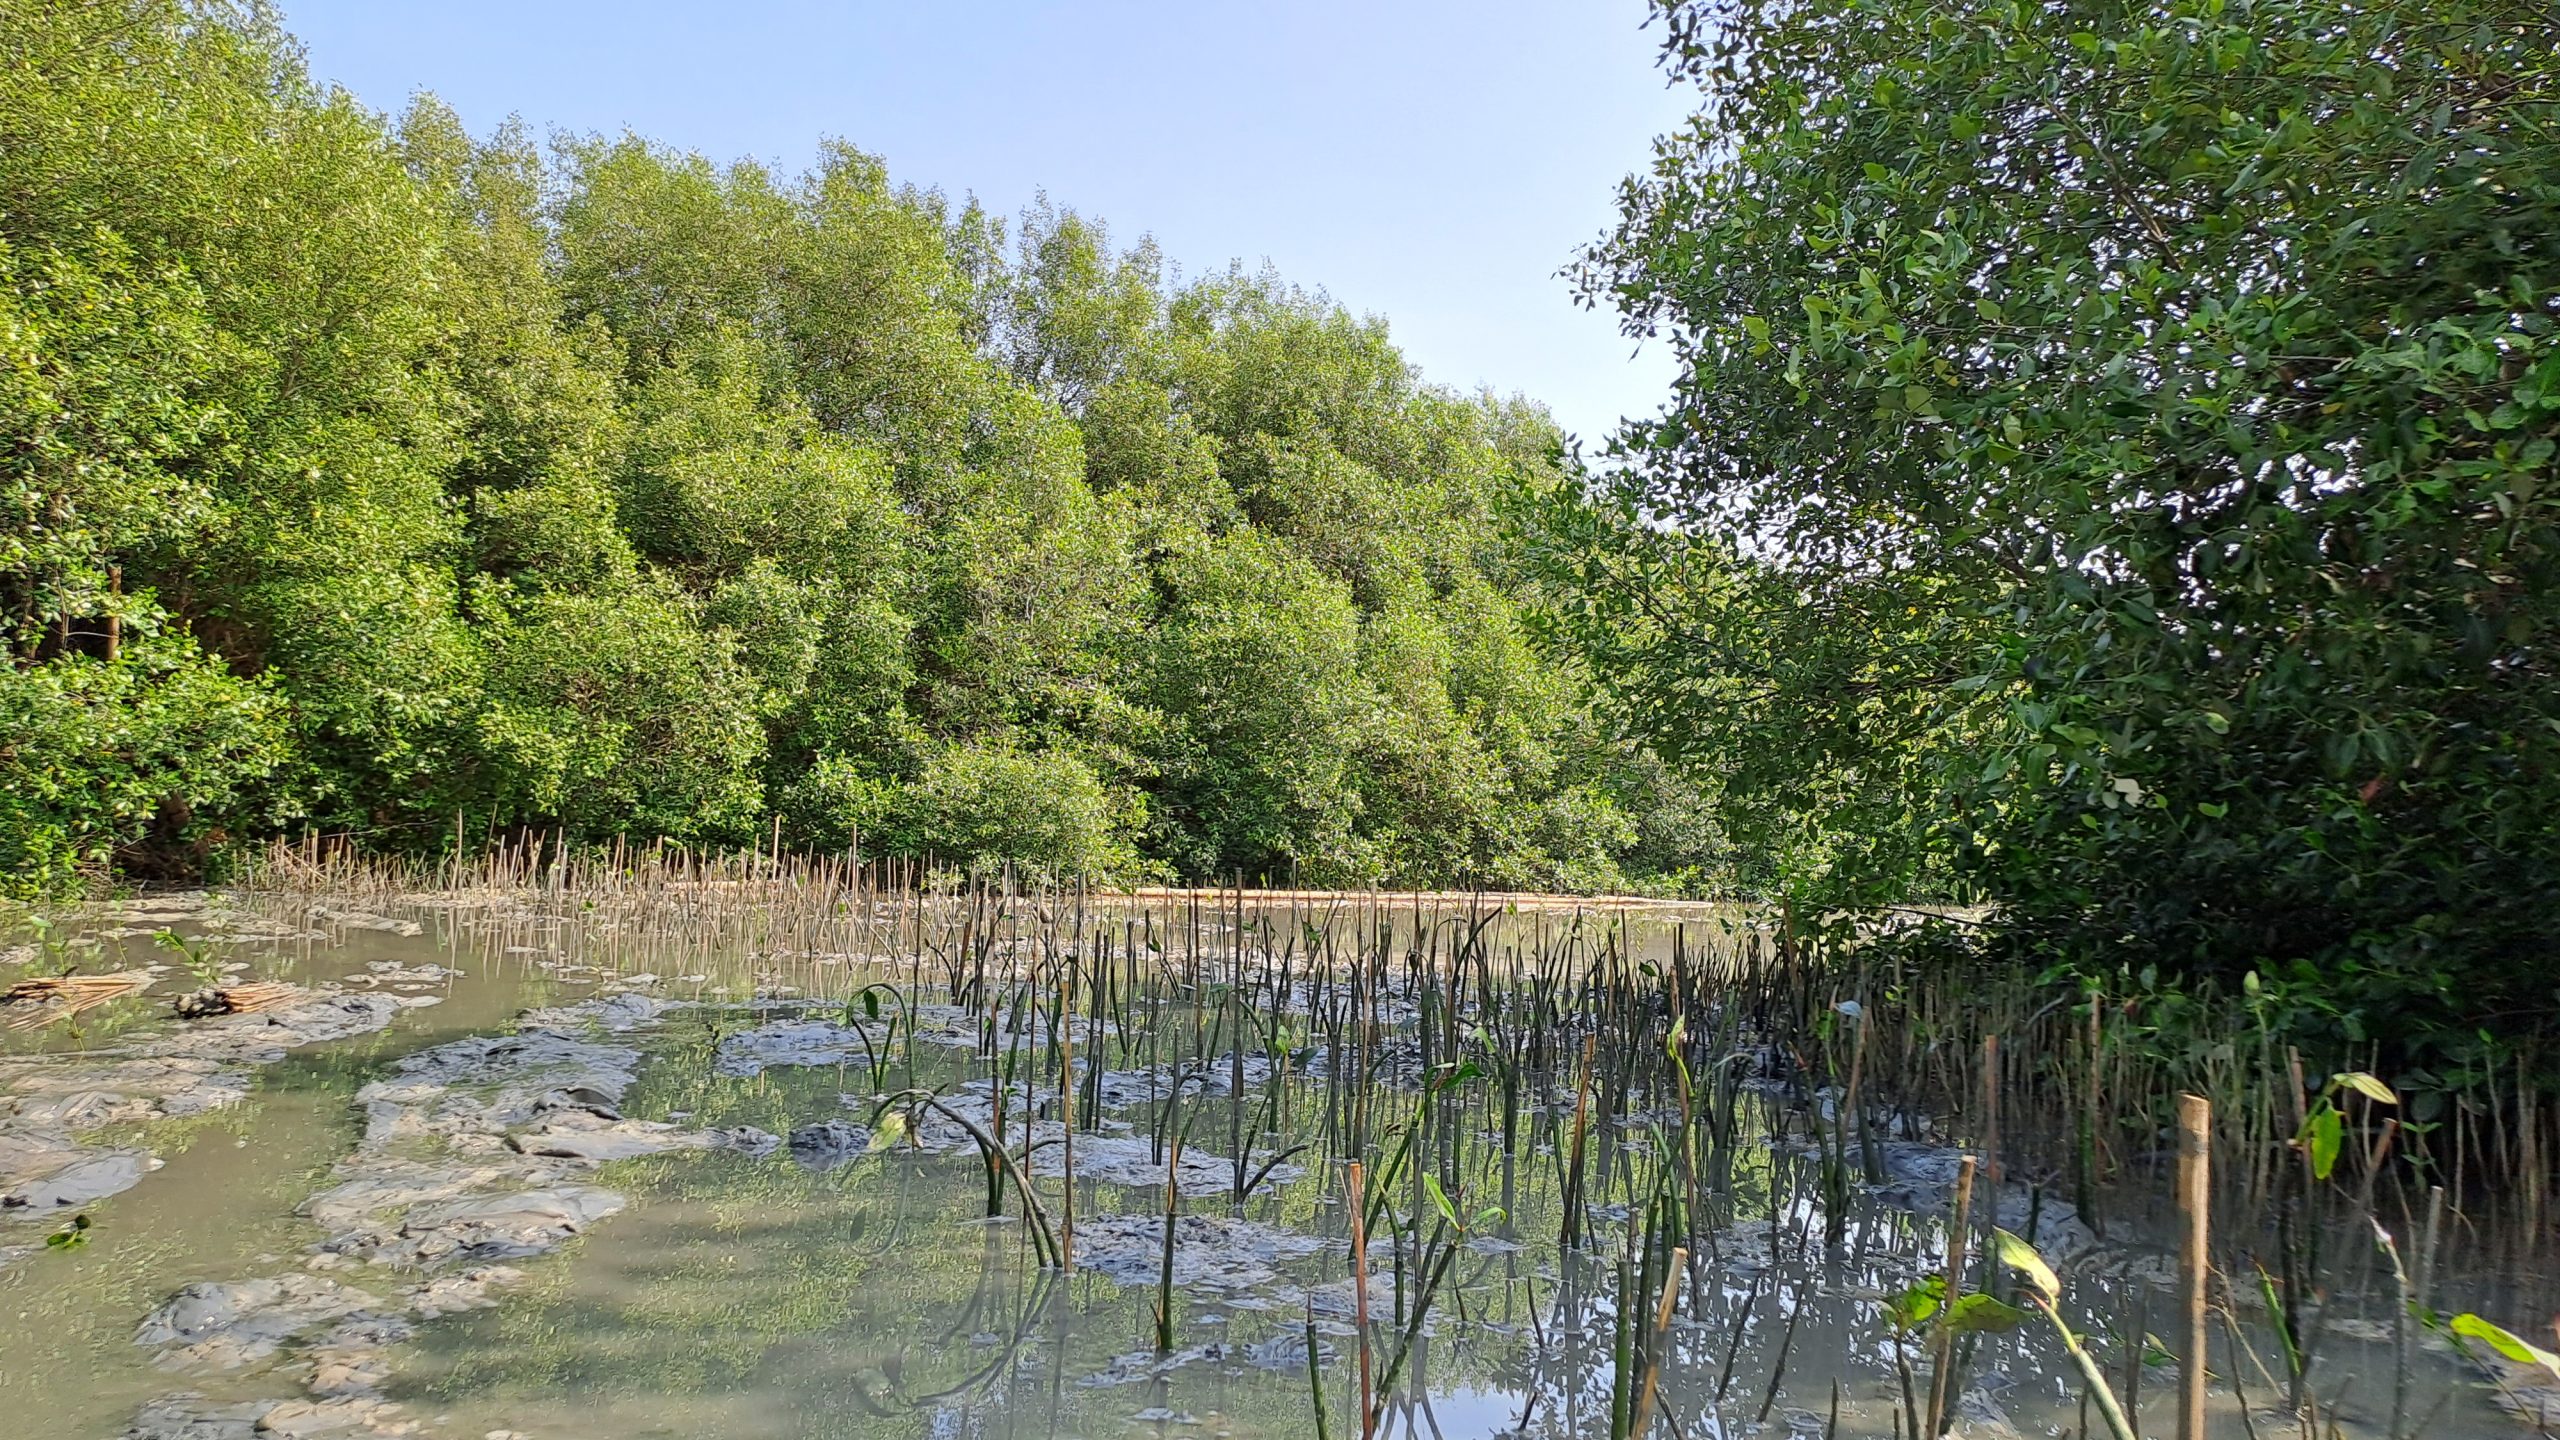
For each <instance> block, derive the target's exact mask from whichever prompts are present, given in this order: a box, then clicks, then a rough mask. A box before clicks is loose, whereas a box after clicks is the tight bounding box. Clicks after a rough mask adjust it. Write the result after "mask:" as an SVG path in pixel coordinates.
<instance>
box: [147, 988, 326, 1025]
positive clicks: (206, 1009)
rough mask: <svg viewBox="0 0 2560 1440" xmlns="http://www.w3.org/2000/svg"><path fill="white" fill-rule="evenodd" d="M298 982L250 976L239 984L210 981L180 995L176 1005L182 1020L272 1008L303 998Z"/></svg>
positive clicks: (248, 1012)
mask: <svg viewBox="0 0 2560 1440" xmlns="http://www.w3.org/2000/svg"><path fill="white" fill-rule="evenodd" d="M303 993H304V992H303V989H302V987H301V986H299V985H288V984H285V983H284V982H282V981H278V980H251V981H247V982H244V983H242V984H238V985H211V986H207V987H206V988H204V989H202V990H197V991H193V992H191V993H188V994H185V995H181V996H179V997H178V999H177V1001H176V1004H175V1007H174V1008H175V1009H176V1010H177V1012H178V1017H179V1018H180V1019H182V1020H202V1019H207V1018H210V1017H212V1016H215V1015H250V1014H255V1013H256V1012H258V1011H260V1010H273V1009H275V1008H276V1007H277V1006H279V1005H285V1004H289V1003H291V1002H292V1001H294V1000H297V999H299V998H301V996H302V994H303Z"/></svg>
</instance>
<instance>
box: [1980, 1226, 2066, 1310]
mask: <svg viewBox="0 0 2560 1440" xmlns="http://www.w3.org/2000/svg"><path fill="white" fill-rule="evenodd" d="M1991 1246H1992V1248H1993V1249H1994V1250H1995V1251H1997V1252H1998V1253H1999V1256H2000V1263H2001V1264H2003V1265H2006V1266H2008V1267H2009V1268H2010V1269H2012V1270H2015V1271H2017V1272H2018V1273H2019V1274H2020V1275H2021V1276H2024V1277H2025V1278H2026V1281H2027V1283H2028V1284H2030V1285H2032V1286H2034V1287H2035V1289H2036V1293H2037V1294H2038V1295H2040V1296H2042V1297H2043V1298H2044V1302H2045V1303H2046V1304H2048V1305H2050V1304H2052V1303H2054V1302H2055V1301H2056V1300H2059V1299H2061V1298H2062V1281H2061V1280H2060V1279H2059V1278H2058V1277H2056V1276H2055V1275H2054V1273H2053V1267H2052V1266H2050V1265H2047V1264H2046V1263H2044V1257H2043V1256H2042V1255H2039V1254H2037V1253H2036V1247H2034V1246H2033V1245H2030V1244H2028V1243H2027V1242H2026V1241H2024V1240H2021V1239H2019V1238H2018V1237H2017V1236H2015V1235H2012V1234H2010V1233H2009V1232H2008V1231H2006V1230H1998V1229H1995V1230H1993V1231H1992V1232H1991Z"/></svg>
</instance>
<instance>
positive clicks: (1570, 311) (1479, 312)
mask: <svg viewBox="0 0 2560 1440" xmlns="http://www.w3.org/2000/svg"><path fill="white" fill-rule="evenodd" d="M284 5H285V19H286V22H287V24H288V25H289V27H290V28H291V29H292V30H293V31H294V33H295V34H297V35H298V36H300V37H301V39H302V40H303V42H304V43H305V45H306V46H307V47H308V48H309V53H310V62H311V69H312V72H313V73H314V74H315V75H316V76H318V77H319V78H320V79H322V80H324V81H332V82H335V83H338V84H342V85H344V86H346V87H347V88H348V89H349V90H351V91H353V92H354V93H355V94H356V95H357V96H358V97H360V98H361V99H363V100H364V101H365V102H366V103H368V104H370V105H372V106H374V107H375V108H377V109H385V110H396V109H398V108H400V107H401V106H402V105H404V104H406V103H407V100H408V97H409V96H410V94H412V93H413V92H415V91H418V90H432V91H434V92H435V93H436V94H438V95H440V96H442V97H443V98H444V99H445V101H446V102H447V103H449V104H451V105H452V106H453V107H454V108H455V109H456V110H458V111H460V112H461V114H462V116H463V118H464V120H466V121H467V122H468V123H469V124H470V125H471V127H472V128H473V129H474V130H475V131H486V130H487V129H488V128H489V127H490V126H492V125H494V124H496V123H497V122H498V121H500V120H502V119H504V118H505V117H506V116H508V115H509V114H517V115H521V116H522V117H523V118H524V119H525V120H526V121H527V122H528V123H529V124H531V125H532V126H534V127H535V129H536V130H537V131H546V130H550V129H553V128H560V129H566V130H570V131H577V132H586V131H605V132H619V131H621V130H624V129H629V130H634V131H637V132H639V133H640V134H642V135H646V136H648V137H650V138H652V139H655V140H660V141H664V142H666V143H668V144H671V145H675V146H678V147H681V148H684V149H689V150H699V151H702V152H703V153H705V154H708V155H710V156H712V157H714V158H716V159H722V160H727V159H732V158H736V157H739V156H746V155H752V156H755V157H757V158H759V159H762V160H765V161H767V162H769V163H772V164H775V165H777V166H779V167H781V168H783V169H785V170H788V171H793V172H796V171H798V170H799V169H800V168H801V167H802V166H803V165H805V164H806V163H807V161H808V160H809V159H810V157H811V156H812V154H813V153H814V150H815V146H816V143H817V141H818V140H819V138H820V137H822V136H837V137H841V138H843V139H846V140H849V141H851V142H853V143H854V144H856V145H859V146H861V147H862V148H863V149H866V150H869V151H872V152H874V153H876V154H879V155H881V156H882V157H884V158H885V159H886V160H887V162H888V164H889V168H890V173H891V174H892V175H893V176H894V177H896V178H897V179H900V180H903V181H912V182H916V183H920V184H925V185H933V186H939V187H941V188H942V189H944V190H946V191H948V192H950V193H952V194H953V195H960V194H964V193H972V192H974V193H975V194H976V195H977V196H978V197H979V198H980V199H981V200H982V201H984V202H985V203H987V204H988V205H989V206H990V207H991V208H993V209H995V210H997V211H999V212H1002V213H1005V214H1008V215H1010V214H1013V213H1015V212H1018V211H1019V210H1020V209H1021V208H1022V207H1023V206H1024V205H1025V204H1027V203H1028V202H1029V201H1030V200H1031V199H1032V197H1033V195H1034V194H1035V193H1036V192H1038V191H1040V190H1043V189H1045V190H1047V192H1048V193H1049V195H1050V197H1051V198H1052V199H1053V200H1055V201H1056V202H1057V203H1059V204H1061V205H1066V206H1071V207H1073V208H1075V209H1078V210H1081V211H1083V212H1084V213H1086V214H1088V215H1092V216H1097V217H1099V218H1101V219H1103V220H1106V221H1108V222H1109V223H1110V225H1111V226H1112V229H1113V233H1114V234H1115V236H1117V237H1119V238H1121V239H1124V240H1130V239H1135V238H1136V237H1137V236H1138V235H1140V234H1141V233H1152V234H1154V235H1155V237H1156V239H1157V241H1158V243H1159V244H1161V245H1162V246H1163V248H1164V251H1165V254H1166V255H1167V256H1168V257H1169V258H1170V259H1172V260H1173V261H1175V262H1176V263H1178V264H1180V265H1181V266H1182V267H1183V268H1184V270H1185V271H1187V272H1189V273H1193V274H1197V273H1200V272H1202V271H1206V270H1213V269H1219V268H1223V267H1224V266H1225V265H1226V263H1227V262H1228V261H1229V260H1231V259H1241V260H1243V261H1245V262H1246V263H1247V264H1259V263H1260V262H1261V261H1263V260H1265V259H1268V260H1270V261H1271V262H1272V263H1273V264H1275V265H1276V266H1278V267H1279V269H1280V271H1281V272H1282V274H1284V275H1285V276H1286V277H1287V278H1289V279H1291V280H1294V281H1297V282H1299V283H1301V284H1305V285H1309V286H1321V287H1323V288H1324V289H1326V290H1327V291H1329V292H1331V293H1332V295H1333V296H1334V298H1336V299H1337V300H1340V301H1341V302H1342V303H1344V304H1345V305H1348V306H1350V307H1351V308H1352V309H1354V310H1359V311H1363V312H1371V313H1376V314H1379V315H1383V316H1385V317H1386V318H1387V320H1388V322H1389V324H1390V325H1391V326H1392V327H1393V331H1394V334H1395V336H1396V338H1397V340H1398V341H1399V342H1400V343H1401V344H1402V345H1403V346H1404V348H1405V351H1406V353H1407V355H1408V356H1410V357H1411V358H1412V359H1413V360H1414V361H1415V362H1416V363H1417V364H1419V365H1420V366H1421V367H1422V369H1423V372H1424V374H1425V375H1426V376H1428V377H1429V378H1430V379H1432V380H1435V381H1438V382H1440V383H1443V384H1448V385H1454V386H1458V387H1460V388H1465V389H1472V388H1474V387H1476V386H1479V385H1490V386H1492V387H1493V388H1494V389H1496V390H1498V391H1502V392H1504V393H1510V392H1514V391H1517V392H1521V393H1525V394H1528V395H1530V396H1533V397H1535V398H1537V399H1540V400H1543V401H1545V402H1546V403H1547V404H1548V405H1549V406H1551V407H1552V408H1553V409H1554V410H1555V412H1556V415H1557V418H1558V419H1560V420H1561V421H1563V422H1564V423H1565V425H1566V426H1567V427H1568V428H1570V429H1573V430H1575V431H1577V432H1579V433H1580V434H1581V435H1582V436H1583V437H1584V439H1585V440H1586V441H1587V442H1594V443H1596V442H1597V441H1598V440H1599V439H1600V438H1601V437H1603V436H1604V435H1605V434H1606V432H1607V431H1608V430H1609V429H1610V428H1611V427H1612V426H1613V425H1614V424H1615V422H1616V420H1617V417H1619V416H1620V415H1623V414H1630V413H1647V412H1650V411H1652V410H1653V409H1654V408H1655V407H1656V406H1658V405H1659V404H1660V402H1661V400H1662V398H1663V396H1664V394H1665V393H1666V391H1667V388H1668V385H1669V377H1670V373H1671V371H1670V362H1669V360H1668V358H1667V356H1665V355H1664V354H1663V353H1662V351H1661V348H1660V347H1659V346H1653V347H1648V348H1647V349H1645V350H1644V351H1642V352H1640V353H1636V354H1635V355H1634V356H1633V358H1630V352H1631V350H1633V349H1634V347H1633V346H1632V345H1631V343H1630V342H1629V341H1627V340H1625V339H1624V338H1622V337H1621V336H1620V335H1619V334H1618V332H1617V326H1616V320H1615V317H1614V316H1612V315H1609V314H1606V313H1602V314H1592V313H1587V312H1584V311H1581V310H1579V309H1578V308H1576V307H1575V306H1574V304H1573V303H1572V300H1571V297H1570V292H1569V290H1568V289H1567V287H1566V285H1565V284H1564V282H1563V281H1561V280H1559V279H1558V278H1556V274H1555V272H1556V271H1557V269H1558V268H1559V267H1561V266H1562V265H1564V264H1565V263H1566V262H1567V261H1568V260H1569V259H1570V258H1571V256H1572V253H1573V251H1574V248H1575V247H1576V246H1577V245H1579V244H1580V243H1582V242H1583V241H1585V240H1587V239H1589V238H1590V237H1592V236H1594V235H1596V234H1598V233H1599V232H1600V231H1601V230H1602V229H1603V228H1604V227H1605V226H1606V225H1607V224H1608V223H1609V221H1610V219H1611V217H1612V215H1613V214H1614V192H1615V188H1616V185H1617V182H1618V180H1619V178H1620V177H1621V176H1623V175H1625V174H1626V173H1627V172H1628V171H1630V170H1634V169H1639V168H1641V167H1642V166H1643V165H1644V163H1645V160H1646V158H1647V155H1648V153H1649V145H1650V141H1651V137H1652V136H1653V135H1655V134H1657V133H1659V132H1661V131H1663V130H1666V129H1668V128H1670V127H1672V126H1673V125H1675V124H1677V123H1678V122H1679V120H1680V119H1681V118H1682V117H1683V116H1684V115H1685V114H1686V113H1687V111H1688V109H1689V106H1688V104H1687V101H1686V98H1685V97H1684V95H1683V94H1682V92H1679V91H1676V90H1672V89H1669V88H1666V87H1665V85H1664V83H1663V81H1662V79H1661V77H1660V75H1659V73H1658V72H1656V71H1655V70H1654V68H1653V54H1654V40H1655V37H1656V36H1657V35H1658V34H1659V33H1660V32H1659V29H1658V28H1657V29H1654V30H1644V29H1640V28H1639V27H1640V26H1641V24H1642V21H1643V19H1644V13H1645V7H1644V4H1643V0H1549V3H1545V4H1538V3H1532V0H1476V3H1457V0H1370V3H1365V4H1362V3H1344V0H1314V3H1309V0H1287V3H1284V4H1280V5H1272V6H1259V7H1247V6H1243V5H1234V4H1222V3H1217V0H1192V3H1189V4H1173V3H1158V4H1124V3H1112V0H1081V3H1072V4H1065V3H1061V4H1031V3H1010V0H992V3H985V4H977V5H955V4H950V3H947V0H941V3H915V0H910V3H905V4H887V3H836V4H820V3H778V0H776V3H758V0H732V3H729V4H724V5H711V4H700V3H696V4H681V3H673V0H621V3H614V4H600V3H591V0H511V3H504V4H501V3H493V0H438V3H431V4H430V3H394V0H284Z"/></svg>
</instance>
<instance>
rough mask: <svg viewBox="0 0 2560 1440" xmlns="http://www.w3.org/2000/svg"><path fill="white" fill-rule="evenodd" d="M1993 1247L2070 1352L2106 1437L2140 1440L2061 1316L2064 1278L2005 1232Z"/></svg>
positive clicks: (2103, 1377)
mask: <svg viewBox="0 0 2560 1440" xmlns="http://www.w3.org/2000/svg"><path fill="white" fill-rule="evenodd" d="M1991 1247H1992V1253H1993V1254H1995V1255H1997V1256H1998V1257H1999V1260H2000V1263H2001V1264H2002V1265H2005V1266H2007V1267H2008V1268H2009V1269H2011V1270H2013V1271H2015V1272H2017V1275H2018V1278H2019V1279H2021V1280H2023V1281H2025V1282H2026V1286H2027V1289H2026V1295H2027V1299H2028V1302H2029V1303H2031V1304H2033V1305H2034V1306H2035V1307H2036V1309H2037V1310H2039V1311H2041V1312H2042V1313H2043V1315H2044V1318H2045V1319H2046V1320H2047V1321H2049V1322H2051V1323H2052V1325H2053V1332H2054V1334H2055V1335H2057V1336H2059V1337H2060V1338H2061V1340H2062V1348H2063V1349H2064V1350H2065V1351H2067V1352H2069V1354H2070V1356H2071V1363H2072V1365H2073V1366H2074V1367H2075V1368H2077V1369H2078V1370H2079V1372H2080V1381H2081V1383H2082V1385H2084V1386H2085V1387H2087V1393H2088V1396H2089V1399H2090V1401H2091V1402H2092V1403H2094V1404H2095V1405H2096V1406H2097V1407H2098V1414H2099V1415H2100V1416H2101V1417H2102V1418H2103V1419H2105V1421H2106V1424H2107V1433H2108V1434H2109V1435H2111V1436H2113V1437H2115V1440H2140V1436H2139V1435H2138V1434H2137V1433H2136V1431H2135V1430H2134V1428H2133V1422H2132V1421H2131V1420H2129V1419H2127V1418H2126V1417H2125V1412H2124V1406H2123V1405H2122V1404H2120V1403H2118V1401H2117V1399H2116V1392H2115V1391H2114V1390H2113V1389H2111V1388H2109V1387H2108V1385H2107V1377H2106V1375H2105V1374H2104V1373H2103V1372H2101V1371H2100V1370H2099V1369H2098V1360H2097V1357H2096V1356H2094V1355H2092V1354H2090V1353H2089V1347H2088V1346H2086V1345H2084V1344H2082V1343H2081V1339H2080V1336H2079V1335H2078V1334H2076V1333H2074V1332H2073V1330H2072V1328H2071V1326H2070V1325H2069V1324H2067V1323H2066V1322H2065V1321H2064V1320H2063V1318H2062V1312H2061V1310H2060V1309H2059V1308H2057V1307H2058V1306H2059V1305H2060V1304H2061V1301H2062V1280H2061V1277H2059V1276H2057V1275H2055V1274H2054V1273H2053V1267H2052V1266H2050V1265H2048V1264H2046V1263H2045V1260H2044V1256H2042V1255H2040V1254H2038V1253H2037V1252H2036V1247H2034V1246H2033V1245H2030V1244H2028V1243H2027V1242H2026V1241H2024V1240H2021V1239H2019V1238H2018V1237H2017V1236H2015V1235H2012V1234H2010V1233H2009V1232H2008V1231H2006V1230H2001V1229H1998V1228H1994V1229H1993V1230H1992V1232H1991ZM1967 1298H1968V1299H1970V1298H1973V1297H1970V1296H1968V1297H1967ZM2003 1308H2004V1309H2005V1308H2008V1307H2003ZM2021 1318H2023V1316H2022V1317H2021ZM2013 1323H2014V1322H2013Z"/></svg>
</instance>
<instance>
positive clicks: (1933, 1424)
mask: <svg viewBox="0 0 2560 1440" xmlns="http://www.w3.org/2000/svg"><path fill="white" fill-rule="evenodd" d="M1974 1164H1975V1161H1974V1157H1973V1156H1971V1155H1967V1156H1965V1157H1964V1158H1963V1159H1961V1160H1959V1161H1957V1162H1956V1214H1955V1223H1954V1224H1952V1225H1950V1226H1948V1227H1947V1275H1946V1279H1947V1298H1946V1302H1945V1304H1946V1309H1947V1312H1948V1313H1949V1314H1953V1313H1954V1312H1955V1308H1956V1301H1957V1300H1958V1299H1960V1298H1962V1296H1963V1295H1964V1265H1965V1240H1966V1238H1967V1237H1966V1232H1967V1231H1968V1230H1969V1229H1970V1228H1971V1226H1972V1224H1973V1171H1974ZM1955 1338H1956V1332H1955V1330H1954V1329H1953V1328H1952V1327H1950V1326H1945V1325H1941V1326H1939V1327H1938V1339H1937V1345H1936V1354H1935V1355H1934V1356H1932V1357H1931V1361H1930V1370H1929V1422H1928V1423H1929V1428H1928V1432H1927V1435H1926V1440H1937V1437H1938V1436H1940V1435H1943V1434H1945V1433H1946V1430H1947V1399H1948V1396H1947V1387H1948V1382H1949V1381H1950V1380H1951V1379H1952V1378H1953V1375H1954V1371H1955V1359H1956V1357H1955Z"/></svg>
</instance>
